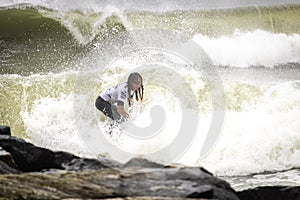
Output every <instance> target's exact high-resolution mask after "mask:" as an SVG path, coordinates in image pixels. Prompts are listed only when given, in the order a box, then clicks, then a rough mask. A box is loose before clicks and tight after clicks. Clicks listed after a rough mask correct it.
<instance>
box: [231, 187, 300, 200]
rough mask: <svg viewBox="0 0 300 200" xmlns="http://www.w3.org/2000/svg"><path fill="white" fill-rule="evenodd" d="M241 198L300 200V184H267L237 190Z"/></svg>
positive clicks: (250, 199) (245, 199) (246, 199)
mask: <svg viewBox="0 0 300 200" xmlns="http://www.w3.org/2000/svg"><path fill="white" fill-rule="evenodd" d="M237 194H238V197H239V198H240V199H241V200H252V199H255V200H283V199H288V200H300V186H297V187H284V186H265V187H257V188H254V189H248V190H243V191H241V192H237Z"/></svg>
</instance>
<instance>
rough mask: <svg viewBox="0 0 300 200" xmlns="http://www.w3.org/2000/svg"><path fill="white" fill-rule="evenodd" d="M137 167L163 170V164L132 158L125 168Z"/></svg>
mask: <svg viewBox="0 0 300 200" xmlns="http://www.w3.org/2000/svg"><path fill="white" fill-rule="evenodd" d="M128 167H135V168H163V167H165V166H164V165H162V164H159V163H156V162H152V161H149V160H147V159H144V158H132V159H130V160H129V161H128V162H127V163H125V164H124V166H123V168H128Z"/></svg>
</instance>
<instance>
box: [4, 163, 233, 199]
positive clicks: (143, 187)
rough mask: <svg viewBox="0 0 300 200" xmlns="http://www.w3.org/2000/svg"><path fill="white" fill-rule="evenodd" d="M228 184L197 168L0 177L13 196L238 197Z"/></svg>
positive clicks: (110, 170)
mask: <svg viewBox="0 0 300 200" xmlns="http://www.w3.org/2000/svg"><path fill="white" fill-rule="evenodd" d="M7 182H9V183H10V184H7ZM212 183H216V184H215V185H212ZM20 185H22V187H20ZM228 187H229V185H228V184H227V183H226V182H225V181H222V180H220V179H218V178H216V177H212V176H211V175H209V174H207V173H204V172H203V171H202V170H200V169H198V168H161V169H157V170H155V171H153V172H150V173H127V172H124V171H119V170H115V169H112V168H102V169H101V170H96V171H81V172H56V173H53V174H43V173H26V174H21V175H10V176H7V175H2V176H0V194H1V195H2V197H7V198H8V197H9V198H12V199H18V198H27V199H64V198H83V199H86V198H99V199H101V198H103V199H104V198H112V199H113V198H117V197H120V198H126V197H128V198H129V197H130V198H133V199H134V197H136V198H137V197H139V199H142V198H141V197H148V198H147V199H152V197H154V199H171V198H175V199H176V198H177V199H185V198H193V199H195V198H205V199H220V200H223V199H224V200H225V199H228V200H235V199H238V198H237V196H236V195H235V193H234V192H233V190H232V189H231V188H230V187H229V188H228Z"/></svg>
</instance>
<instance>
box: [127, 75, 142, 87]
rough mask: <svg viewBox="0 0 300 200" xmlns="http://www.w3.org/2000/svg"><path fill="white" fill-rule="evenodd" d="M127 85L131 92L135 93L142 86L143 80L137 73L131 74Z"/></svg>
mask: <svg viewBox="0 0 300 200" xmlns="http://www.w3.org/2000/svg"><path fill="white" fill-rule="evenodd" d="M127 83H128V86H129V87H130V89H131V90H133V91H136V90H138V89H139V88H141V87H142V86H143V78H142V76H141V75H140V74H139V73H137V72H133V73H131V74H130V75H129V76H128V80H127Z"/></svg>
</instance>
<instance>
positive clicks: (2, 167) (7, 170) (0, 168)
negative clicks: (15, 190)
mask: <svg viewBox="0 0 300 200" xmlns="http://www.w3.org/2000/svg"><path fill="white" fill-rule="evenodd" d="M19 173H20V172H19V171H18V170H17V169H15V168H12V167H11V166H9V165H8V164H6V163H5V162H3V161H1V160H0V174H19Z"/></svg>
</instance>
